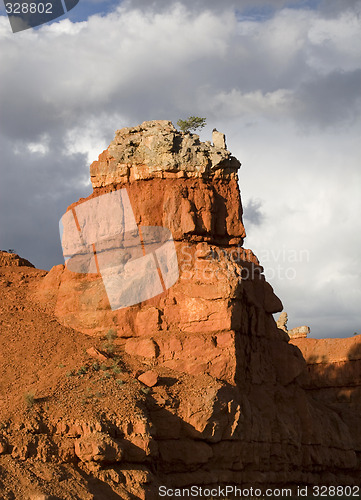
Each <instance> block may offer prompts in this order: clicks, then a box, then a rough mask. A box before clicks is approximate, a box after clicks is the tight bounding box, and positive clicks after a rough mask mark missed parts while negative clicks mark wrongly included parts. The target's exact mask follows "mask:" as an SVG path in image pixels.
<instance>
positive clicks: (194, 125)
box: [177, 116, 206, 132]
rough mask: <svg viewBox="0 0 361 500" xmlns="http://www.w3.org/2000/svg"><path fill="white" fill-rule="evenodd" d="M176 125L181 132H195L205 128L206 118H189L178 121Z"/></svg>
mask: <svg viewBox="0 0 361 500" xmlns="http://www.w3.org/2000/svg"><path fill="white" fill-rule="evenodd" d="M177 125H178V127H179V128H180V130H181V131H182V132H195V131H196V130H198V129H200V128H203V127H205V125H206V118H200V117H199V116H190V117H189V118H188V119H187V120H180V119H179V120H178V121H177Z"/></svg>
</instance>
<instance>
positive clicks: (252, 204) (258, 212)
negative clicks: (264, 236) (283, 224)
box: [243, 198, 265, 227]
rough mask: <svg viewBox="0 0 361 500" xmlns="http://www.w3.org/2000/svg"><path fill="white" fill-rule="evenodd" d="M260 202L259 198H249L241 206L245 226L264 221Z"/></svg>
mask: <svg viewBox="0 0 361 500" xmlns="http://www.w3.org/2000/svg"><path fill="white" fill-rule="evenodd" d="M261 207H262V203H261V201H260V200H254V199H252V198H251V199H250V200H249V201H248V202H247V204H246V205H245V206H244V207H243V218H244V220H245V224H246V227H247V226H248V225H254V226H260V225H261V224H262V223H263V221H264V218H265V216H264V213H263V212H262V209H261Z"/></svg>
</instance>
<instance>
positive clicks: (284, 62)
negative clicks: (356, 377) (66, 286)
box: [0, 0, 361, 336]
mask: <svg viewBox="0 0 361 500" xmlns="http://www.w3.org/2000/svg"><path fill="white" fill-rule="evenodd" d="M331 3H332V8H331V7H328V8H326V4H325V3H323V2H321V3H320V2H309V1H307V2H285V1H274V2H270V1H261V0H259V1H257V2H255V1H253V0H252V2H251V1H244V2H239V1H238V0H237V1H236V0H234V1H233V0H230V1H229V2H226V3H225V2H219V1H218V0H217V2H216V1H213V0H207V2H205V1H204V0H203V1H201V0H198V1H197V2H190V1H189V2H188V1H183V2H168V1H167V2H165V1H164V2H163V1H161V0H159V1H155V2H149V1H147V2H145V1H142V0H139V1H138V0H134V1H132V2H130V1H129V2H128V1H127V2H123V3H121V4H119V5H115V4H114V6H113V10H112V11H111V12H109V13H107V14H106V15H102V16H101V15H94V16H92V17H90V18H89V19H88V20H84V21H82V22H76V23H75V22H71V21H70V20H69V19H65V20H62V21H60V22H56V23H53V24H51V25H47V26H43V27H41V28H40V29H38V30H27V31H24V32H22V33H18V34H17V35H16V36H15V35H13V34H12V33H11V31H10V28H9V23H8V20H7V19H6V18H5V17H3V16H1V17H0V40H1V45H2V51H1V54H0V75H1V82H2V83H1V86H0V107H1V110H2V115H1V122H0V145H1V147H2V151H3V154H2V167H1V168H2V171H1V185H0V205H1V206H0V209H1V211H0V218H1V220H0V227H1V241H2V246H3V247H5V248H11V247H15V248H16V249H17V250H18V251H20V253H22V254H23V255H24V257H26V258H28V259H29V260H31V261H34V263H35V264H36V265H38V266H39V267H45V268H48V267H50V266H51V265H53V264H57V263H59V262H61V261H62V258H61V249H60V244H59V237H58V220H59V218H60V217H61V215H62V214H63V213H64V211H65V209H66V207H67V206H68V205H69V204H70V203H72V202H73V201H76V200H77V199H78V198H79V197H80V196H86V195H87V193H88V192H89V191H90V186H89V170H88V168H89V163H90V162H91V161H93V160H94V159H95V158H96V156H97V155H98V154H99V153H100V152H101V151H102V150H103V149H104V148H105V147H106V146H107V145H108V144H109V142H110V141H111V140H112V138H113V136H114V131H115V130H116V129H118V128H121V127H123V126H131V125H137V124H138V123H140V122H142V121H144V120H151V119H171V120H173V122H174V123H175V122H176V121H177V119H178V118H186V117H187V116H189V115H199V116H206V117H207V121H208V125H207V127H206V128H205V129H204V130H203V131H202V133H201V137H202V138H203V139H204V140H207V139H210V136H211V130H212V128H213V127H214V126H216V127H217V128H218V130H221V131H223V132H226V134H227V144H228V147H229V148H230V150H231V151H232V153H233V154H234V155H235V156H237V157H238V158H239V159H240V161H242V164H243V165H242V169H241V171H240V186H241V191H242V198H243V203H244V206H245V222H246V231H247V235H248V236H247V239H246V246H248V247H250V248H252V249H254V250H255V252H256V253H258V254H260V255H261V256H262V255H263V259H262V260H263V261H264V262H263V263H264V266H265V268H266V275H267V273H268V278H269V279H270V281H271V283H272V285H273V286H274V287H275V290H276V293H278V294H279V295H280V297H281V298H282V299H283V301H284V303H285V307H286V309H287V310H288V312H289V313H290V323H292V321H295V322H296V323H298V324H300V323H304V322H305V323H306V324H307V322H309V323H310V326H311V328H312V331H313V333H314V334H315V335H318V336H322V335H323V334H327V333H328V332H331V333H332V335H336V334H337V331H338V332H341V334H343V335H344V334H346V333H347V332H349V330H350V328H351V326H352V325H355V326H353V328H354V331H357V328H358V329H360V328H359V327H357V322H359V321H360V314H359V305H358V304H359V302H358V303H357V300H358V299H359V298H360V286H359V284H358V283H357V280H356V278H355V276H357V272H359V271H357V269H359V268H360V266H361V262H360V257H359V251H358V249H359V246H360V237H359V235H360V234H361V231H360V227H359V226H360V223H359V216H358V214H359V213H360V209H361V207H360V204H359V203H360V202H359V201H358V200H359V199H360V196H359V193H358V191H357V186H359V185H360V183H361V179H360V174H359V166H358V157H359V137H360V132H361V124H360V118H359V116H360V100H359V88H360V83H361V82H360V74H361V63H360V59H359V47H360V33H361V30H360V16H358V14H357V9H358V5H359V2H337V1H336V0H331V2H330V4H329V5H331ZM319 4H320V6H319ZM237 9H238V10H237ZM236 10H237V12H236ZM74 11H75V9H74ZM326 11H327V12H326ZM259 200H261V201H259ZM283 249H285V252H286V253H285V256H283V255H284V254H283ZM271 250H273V251H274V252H275V253H274V254H272V253H271ZM302 251H305V252H304V253H302V254H300V252H302ZM267 252H268V253H267ZM292 252H296V254H297V255H303V258H300V259H299V260H298V261H297V262H290V261H289V259H290V255H291V254H292ZM307 252H308V255H309V260H307V259H306V257H305V256H306V254H307ZM278 266H280V269H279V271H278V270H277V269H278ZM289 268H291V271H289V273H292V272H293V271H292V270H295V272H296V278H295V279H292V278H290V277H288V278H287V277H286V278H282V277H281V275H279V274H277V272H280V273H284V274H285V272H286V271H287V270H288V269H289ZM349 270H351V271H349ZM317 310H319V311H320V313H319V316H317ZM328 314H329V315H330V318H331V317H332V318H334V316H335V315H336V314H337V320H336V319H335V320H333V319H331V320H327V315H328ZM322 322H324V324H323V323H322ZM335 325H337V331H336V326H335ZM293 326H297V324H294V325H293Z"/></svg>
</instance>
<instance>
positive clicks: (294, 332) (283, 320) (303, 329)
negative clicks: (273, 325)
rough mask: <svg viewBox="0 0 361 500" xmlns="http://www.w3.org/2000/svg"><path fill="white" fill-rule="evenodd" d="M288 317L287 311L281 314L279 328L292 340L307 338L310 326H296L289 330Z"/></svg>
mask: <svg viewBox="0 0 361 500" xmlns="http://www.w3.org/2000/svg"><path fill="white" fill-rule="evenodd" d="M287 322H288V315H287V313H286V311H283V312H281V314H280V315H279V318H278V320H277V328H279V329H281V330H283V331H284V332H286V333H287V334H288V336H289V337H290V338H291V339H298V338H305V337H307V335H308V334H309V333H310V327H309V326H296V328H292V329H291V330H288V329H287Z"/></svg>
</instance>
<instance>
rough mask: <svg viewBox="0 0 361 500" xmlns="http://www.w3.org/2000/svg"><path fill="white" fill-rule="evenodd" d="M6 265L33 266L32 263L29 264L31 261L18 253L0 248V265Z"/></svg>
mask: <svg viewBox="0 0 361 500" xmlns="http://www.w3.org/2000/svg"><path fill="white" fill-rule="evenodd" d="M8 266H17V267H19V266H26V267H34V266H33V264H31V262H29V261H28V260H26V259H23V258H22V257H20V256H19V255H18V254H16V253H12V252H6V251H4V250H0V267H8Z"/></svg>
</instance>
